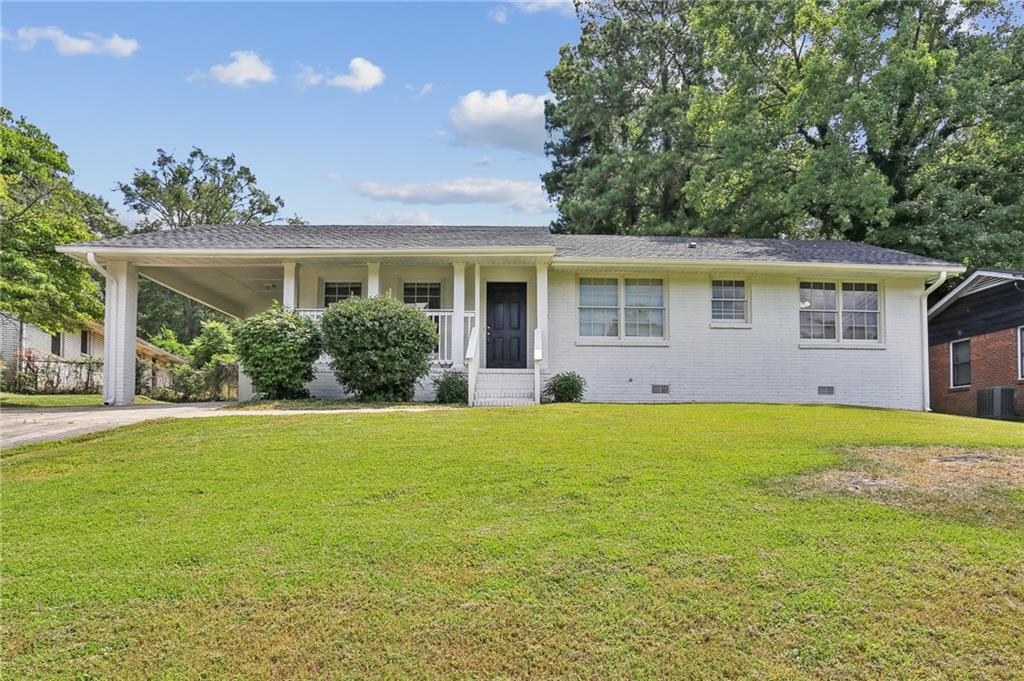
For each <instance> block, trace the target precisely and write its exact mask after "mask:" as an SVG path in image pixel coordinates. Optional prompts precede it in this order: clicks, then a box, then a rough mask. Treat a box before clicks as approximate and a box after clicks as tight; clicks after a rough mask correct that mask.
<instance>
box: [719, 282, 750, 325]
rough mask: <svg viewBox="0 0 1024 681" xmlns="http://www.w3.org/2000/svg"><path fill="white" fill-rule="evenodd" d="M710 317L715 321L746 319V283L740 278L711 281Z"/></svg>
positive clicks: (741, 320) (743, 320) (739, 320)
mask: <svg viewBox="0 0 1024 681" xmlns="http://www.w3.org/2000/svg"><path fill="white" fill-rule="evenodd" d="M711 319H712V321H716V322H745V321H747V284H746V282H744V281H742V280H726V279H721V280H715V281H712V282H711Z"/></svg>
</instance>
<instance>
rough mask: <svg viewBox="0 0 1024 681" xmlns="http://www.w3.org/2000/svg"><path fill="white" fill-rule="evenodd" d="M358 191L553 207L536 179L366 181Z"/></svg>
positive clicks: (381, 196)
mask: <svg viewBox="0 0 1024 681" xmlns="http://www.w3.org/2000/svg"><path fill="white" fill-rule="evenodd" d="M356 191H357V192H359V193H360V194H362V195H363V196H367V197H369V198H371V199H376V200H378V201H398V202H400V203H425V204H429V205H444V204H472V203H493V204H499V205H504V206H506V207H508V208H509V209H510V210H512V211H514V212H519V213H541V212H544V211H547V210H549V209H550V204H549V203H548V199H547V196H546V195H545V194H544V190H543V189H542V188H541V185H540V183H539V182H536V181H532V180H528V181H522V180H505V179H502V178H497V177H462V178H458V179H455V180H441V181H438V182H424V183H409V184H389V183H386V182H362V183H360V184H358V185H356Z"/></svg>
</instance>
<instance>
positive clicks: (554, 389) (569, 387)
mask: <svg viewBox="0 0 1024 681" xmlns="http://www.w3.org/2000/svg"><path fill="white" fill-rule="evenodd" d="M586 389H587V380H586V379H585V378H583V377H582V376H580V375H579V374H577V373H576V372H575V371H563V372H562V373H560V374H555V375H554V376H552V377H551V378H549V379H548V382H547V383H545V384H544V396H545V397H547V398H548V399H550V400H551V401H552V402H579V401H581V400H582V399H583V393H584V391H586Z"/></svg>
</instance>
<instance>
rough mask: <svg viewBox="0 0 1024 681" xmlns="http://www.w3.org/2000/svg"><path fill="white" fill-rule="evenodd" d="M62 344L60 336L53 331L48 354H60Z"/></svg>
mask: <svg viewBox="0 0 1024 681" xmlns="http://www.w3.org/2000/svg"><path fill="white" fill-rule="evenodd" d="M62 347H63V344H62V343H61V337H60V334H59V333H55V334H53V335H51V336H50V354H52V355H57V356H58V357H60V356H61V349H62Z"/></svg>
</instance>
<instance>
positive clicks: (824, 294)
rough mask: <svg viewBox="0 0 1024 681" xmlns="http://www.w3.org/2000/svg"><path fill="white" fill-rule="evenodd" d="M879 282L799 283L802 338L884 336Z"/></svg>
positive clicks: (870, 338)
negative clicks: (881, 321)
mask: <svg viewBox="0 0 1024 681" xmlns="http://www.w3.org/2000/svg"><path fill="white" fill-rule="evenodd" d="M880 317H881V311H880V298H879V295H878V284H872V283H865V282H833V281H802V282H800V338H802V339H805V340H837V341H857V340H867V341H877V340H879V338H881V335H880V332H879V329H880Z"/></svg>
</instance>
